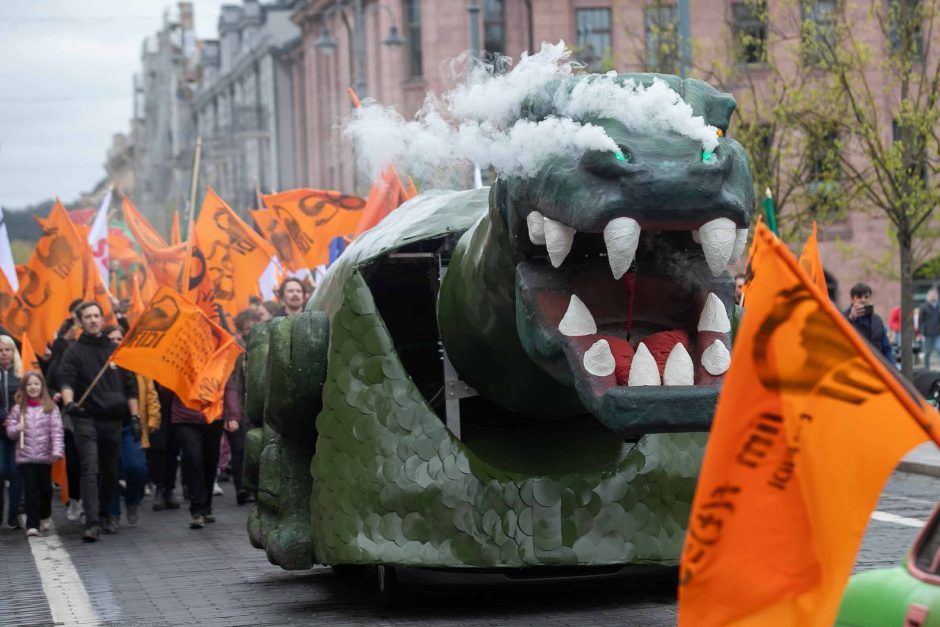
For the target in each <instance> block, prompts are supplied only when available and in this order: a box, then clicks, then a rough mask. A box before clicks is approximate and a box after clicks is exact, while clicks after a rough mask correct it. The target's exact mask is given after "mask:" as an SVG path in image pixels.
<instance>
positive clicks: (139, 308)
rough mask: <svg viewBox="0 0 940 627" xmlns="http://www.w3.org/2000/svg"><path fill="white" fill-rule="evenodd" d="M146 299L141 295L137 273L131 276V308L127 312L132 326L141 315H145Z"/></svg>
mask: <svg viewBox="0 0 940 627" xmlns="http://www.w3.org/2000/svg"><path fill="white" fill-rule="evenodd" d="M144 309H146V305H144V297H143V296H142V295H141V293H140V284H139V283H138V281H137V273H134V274H131V306H130V308H129V309H128V310H127V320H128V322H130V323H131V324H134V323H135V322H137V319H138V318H140V315H141V314H142V313H144Z"/></svg>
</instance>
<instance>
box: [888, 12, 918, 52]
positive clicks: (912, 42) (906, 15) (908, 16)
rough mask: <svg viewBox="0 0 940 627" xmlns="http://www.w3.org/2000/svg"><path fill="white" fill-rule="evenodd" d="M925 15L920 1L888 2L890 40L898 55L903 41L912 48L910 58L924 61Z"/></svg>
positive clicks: (893, 49)
mask: <svg viewBox="0 0 940 627" xmlns="http://www.w3.org/2000/svg"><path fill="white" fill-rule="evenodd" d="M923 22H924V14H923V9H922V7H921V2H920V0H888V39H889V40H890V41H891V51H892V52H893V53H895V54H898V53H899V52H900V51H901V44H902V41H905V40H906V41H907V42H909V43H908V45H909V46H911V55H910V58H911V59H913V60H915V61H923V60H924V33H923Z"/></svg>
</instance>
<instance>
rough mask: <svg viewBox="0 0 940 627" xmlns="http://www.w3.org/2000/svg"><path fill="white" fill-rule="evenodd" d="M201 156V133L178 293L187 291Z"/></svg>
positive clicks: (190, 191) (191, 188)
mask: <svg viewBox="0 0 940 627" xmlns="http://www.w3.org/2000/svg"><path fill="white" fill-rule="evenodd" d="M200 156H202V135H200V136H198V137H197V138H196V154H195V156H194V157H193V184H192V186H191V187H190V190H189V221H188V222H187V223H186V257H185V258H184V259H183V272H182V274H180V290H179V291H180V293H181V294H185V293H186V292H187V291H189V259H190V257H192V254H193V216H194V215H195V214H196V189H197V187H198V183H199V158H200Z"/></svg>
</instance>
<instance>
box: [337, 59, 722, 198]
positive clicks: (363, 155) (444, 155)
mask: <svg viewBox="0 0 940 627" xmlns="http://www.w3.org/2000/svg"><path fill="white" fill-rule="evenodd" d="M570 55H571V52H570V51H569V50H568V49H567V47H566V46H565V43H564V42H563V41H562V42H559V43H558V44H549V43H543V44H542V50H541V51H540V52H538V53H537V54H534V55H528V54H525V53H523V55H522V57H521V59H520V61H519V63H518V65H516V66H515V67H514V68H512V69H511V70H509V71H508V72H500V71H497V68H499V69H502V67H501V66H508V60H507V59H505V58H503V59H500V60H498V62H497V63H496V64H477V65H476V67H475V68H474V69H473V71H472V72H470V73H469V74H467V73H464V76H465V79H464V82H463V83H461V84H458V85H457V86H456V87H455V88H453V89H452V90H450V91H448V92H447V93H445V94H443V96H441V97H437V96H435V95H434V94H433V93H429V94H428V95H427V97H426V98H425V101H424V104H423V105H422V107H421V109H420V110H419V111H418V113H417V114H416V115H415V119H414V120H405V119H404V118H403V117H402V116H401V115H400V114H399V113H398V112H397V111H395V110H394V109H392V108H391V107H385V106H382V105H380V104H378V103H377V102H375V101H374V100H366V101H365V102H363V104H362V107H361V108H359V109H358V110H356V111H355V112H354V116H353V119H352V120H350V122H349V123H348V124H347V126H346V129H345V132H346V135H347V136H348V137H350V138H351V139H352V140H353V141H354V142H355V143H356V144H357V145H358V147H359V154H360V166H361V167H362V168H363V169H364V170H365V171H366V172H367V173H368V174H369V175H370V176H372V177H374V176H375V175H376V174H377V173H378V172H379V171H380V170H381V169H382V168H384V167H386V166H387V165H389V164H394V165H396V166H397V167H398V168H399V170H400V171H402V172H403V173H408V174H410V175H412V176H414V177H416V178H419V179H421V180H423V181H425V182H428V183H435V184H440V183H443V182H451V181H452V180H453V177H454V175H455V173H456V172H457V171H458V169H460V170H462V171H464V172H466V168H467V165H468V163H469V162H475V163H477V164H479V165H480V166H481V167H483V168H487V167H490V166H493V167H495V168H496V169H497V170H498V171H500V172H503V173H506V174H511V175H519V176H532V175H534V174H535V173H536V172H538V170H539V169H540V168H541V167H542V165H544V164H545V163H546V161H548V160H549V159H551V158H552V157H555V156H558V155H562V154H571V155H573V156H574V157H579V156H580V155H582V154H583V153H585V152H587V151H589V150H600V151H609V152H616V151H617V150H618V147H617V144H616V143H615V142H614V141H613V140H612V139H611V138H610V137H608V135H607V134H606V133H605V132H604V129H603V128H601V127H600V126H597V125H595V124H591V123H587V122H582V121H580V120H582V119H584V118H588V117H602V118H610V119H613V120H617V121H619V122H620V123H621V124H623V125H624V126H625V127H626V128H627V129H628V130H630V131H631V132H636V133H643V134H654V133H662V132H666V131H672V132H675V133H679V134H681V135H684V136H686V137H689V138H691V139H694V140H697V141H700V142H701V143H702V147H703V149H705V150H709V151H712V150H714V149H715V147H717V145H718V138H717V134H716V132H715V127H713V126H708V125H706V124H705V121H704V119H703V118H702V117H701V116H695V115H693V112H692V107H691V106H690V105H689V104H688V103H686V102H685V101H684V100H682V98H681V97H680V96H679V94H677V93H676V92H675V91H673V90H672V89H671V88H670V87H669V86H668V85H667V84H666V83H665V82H663V81H661V80H654V82H653V83H652V84H651V85H650V86H649V87H645V86H643V85H638V84H636V83H635V82H634V81H632V80H627V81H624V82H622V83H621V82H619V81H617V78H616V77H617V74H616V72H608V73H607V74H603V75H592V76H590V77H588V78H586V79H585V80H582V81H580V82H577V83H575V84H574V87H573V88H571V87H570V81H567V79H570V78H571V77H572V76H573V74H574V70H575V68H577V67H578V65H577V64H576V63H574V62H572V61H571V60H570ZM526 99H539V100H543V101H545V102H549V103H552V105H553V108H554V115H552V116H550V117H548V118H546V119H544V120H541V121H537V122H536V121H533V120H528V119H525V118H522V117H521V116H522V106H523V103H524V102H525V101H526Z"/></svg>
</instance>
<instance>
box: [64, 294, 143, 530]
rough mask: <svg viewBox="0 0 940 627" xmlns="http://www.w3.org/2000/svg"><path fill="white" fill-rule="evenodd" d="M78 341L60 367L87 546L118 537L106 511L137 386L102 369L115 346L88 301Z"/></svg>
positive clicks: (122, 373) (112, 369) (129, 377)
mask: <svg viewBox="0 0 940 627" xmlns="http://www.w3.org/2000/svg"><path fill="white" fill-rule="evenodd" d="M78 316H79V321H80V322H81V325H82V335H81V337H80V338H78V340H77V341H76V342H74V343H73V344H72V345H71V346H69V348H68V350H67V351H66V353H65V354H64V355H63V356H62V362H61V364H60V366H59V370H58V374H59V382H60V384H61V392H62V401H63V402H64V403H65V411H66V413H67V414H69V415H70V416H71V417H72V422H73V425H74V431H75V443H76V444H77V445H78V455H79V459H80V461H81V466H82V481H81V483H82V502H83V504H84V506H85V535H84V536H83V537H82V539H83V540H85V541H86V542H94V541H95V540H97V539H98V535H99V534H100V532H101V530H102V528H103V529H104V531H105V533H115V532H117V522H116V521H115V520H113V519H112V518H111V515H110V506H111V496H112V493H113V491H114V486H115V484H116V483H117V471H118V455H119V452H120V445H121V419H122V418H123V417H124V416H125V415H126V412H128V411H130V414H131V421H132V428H135V427H134V425H136V430H137V432H139V430H140V414H139V413H138V408H137V382H136V380H135V379H134V375H133V374H131V373H130V372H128V371H126V370H124V369H123V368H118V367H117V366H115V365H114V364H108V366H107V368H105V364H106V363H108V360H109V359H110V357H111V353H112V352H114V344H113V343H112V342H111V341H110V340H109V339H108V337H107V336H105V335H104V334H103V333H102V332H101V331H102V327H103V323H104V320H103V318H102V315H101V307H99V306H98V303H95V302H93V301H89V302H86V303H83V304H82V305H81V306H80V307H79V308H78ZM102 369H104V372H103V374H102V375H101V378H100V379H99V380H98V383H97V384H95V386H94V387H93V388H91V392H90V393H89V394H88V396H87V398H85V400H84V401H83V402H82V403H81V406H79V404H78V403H76V402H75V401H76V400H80V399H81V398H82V396H83V395H84V394H85V391H86V390H88V389H89V388H90V387H91V385H92V382H93V381H94V379H95V377H96V376H97V375H98V373H99V372H100V371H102ZM99 522H100V524H99Z"/></svg>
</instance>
